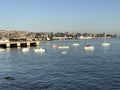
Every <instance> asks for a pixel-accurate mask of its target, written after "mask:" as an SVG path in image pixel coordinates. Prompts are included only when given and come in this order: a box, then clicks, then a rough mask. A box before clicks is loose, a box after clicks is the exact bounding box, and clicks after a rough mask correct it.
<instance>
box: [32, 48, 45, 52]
mask: <svg viewBox="0 0 120 90" xmlns="http://www.w3.org/2000/svg"><path fill="white" fill-rule="evenodd" d="M45 51H46V49H44V48H36V49H34V52H45Z"/></svg>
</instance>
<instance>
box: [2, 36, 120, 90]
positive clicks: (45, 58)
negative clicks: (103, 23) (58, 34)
mask: <svg viewBox="0 0 120 90" xmlns="http://www.w3.org/2000/svg"><path fill="white" fill-rule="evenodd" d="M75 42H77V43H80V46H78V47H74V46H72V44H73V43H75ZM102 42H103V40H102V39H92V40H87V41H86V40H78V41H76V40H67V41H66V40H64V41H50V42H41V43H40V46H41V47H44V48H46V49H47V52H45V53H35V52H34V48H35V47H31V48H30V51H29V52H22V51H21V48H11V49H5V51H3V52H0V90H112V89H120V40H119V38H114V39H107V42H109V43H110V44H111V45H110V47H102V46H101V43H102ZM86 43H89V44H91V45H94V46H95V50H94V51H85V50H84V46H85V44H86ZM53 44H56V45H69V46H70V48H69V49H67V50H61V49H58V48H54V49H53V48H52V45H53ZM62 51H67V53H66V54H62V53H61V52H62Z"/></svg>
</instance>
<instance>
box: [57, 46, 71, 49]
mask: <svg viewBox="0 0 120 90" xmlns="http://www.w3.org/2000/svg"><path fill="white" fill-rule="evenodd" d="M58 48H59V49H68V48H69V46H58Z"/></svg>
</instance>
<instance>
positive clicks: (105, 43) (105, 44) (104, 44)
mask: <svg viewBox="0 0 120 90" xmlns="http://www.w3.org/2000/svg"><path fill="white" fill-rule="evenodd" d="M105 38H106V33H105V35H104V42H103V43H102V46H110V43H107V42H106V41H105Z"/></svg>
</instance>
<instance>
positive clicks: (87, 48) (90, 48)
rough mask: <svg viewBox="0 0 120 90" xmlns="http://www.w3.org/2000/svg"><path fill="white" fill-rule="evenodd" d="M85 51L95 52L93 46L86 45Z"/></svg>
mask: <svg viewBox="0 0 120 90" xmlns="http://www.w3.org/2000/svg"><path fill="white" fill-rule="evenodd" d="M84 49H85V50H94V46H91V45H86V46H85V47H84Z"/></svg>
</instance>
